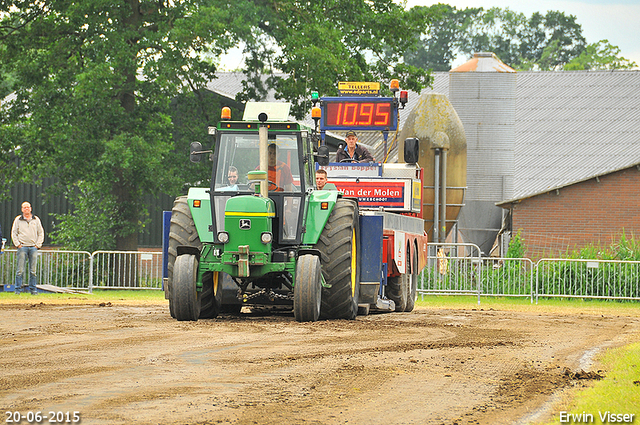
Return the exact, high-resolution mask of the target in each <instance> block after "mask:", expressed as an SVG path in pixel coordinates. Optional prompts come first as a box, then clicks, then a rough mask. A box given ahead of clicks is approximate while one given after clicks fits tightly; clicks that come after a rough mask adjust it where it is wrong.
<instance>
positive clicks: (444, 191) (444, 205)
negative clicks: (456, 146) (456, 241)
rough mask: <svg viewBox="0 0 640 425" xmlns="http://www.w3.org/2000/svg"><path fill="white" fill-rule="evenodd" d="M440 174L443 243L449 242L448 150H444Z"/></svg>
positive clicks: (441, 237)
mask: <svg viewBox="0 0 640 425" xmlns="http://www.w3.org/2000/svg"><path fill="white" fill-rule="evenodd" d="M440 162H441V163H442V166H441V167H440V172H441V175H442V178H441V179H440V191H441V193H442V194H441V195H440V232H441V236H440V240H441V241H442V242H446V241H447V150H446V149H442V155H440Z"/></svg>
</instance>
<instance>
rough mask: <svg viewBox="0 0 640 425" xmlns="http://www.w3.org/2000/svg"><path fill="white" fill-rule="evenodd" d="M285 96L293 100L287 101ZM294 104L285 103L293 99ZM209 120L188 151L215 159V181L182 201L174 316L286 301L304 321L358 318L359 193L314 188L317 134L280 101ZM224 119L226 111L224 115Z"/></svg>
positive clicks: (324, 156) (172, 282)
mask: <svg viewBox="0 0 640 425" xmlns="http://www.w3.org/2000/svg"><path fill="white" fill-rule="evenodd" d="M284 105H286V104H284ZM287 106H288V105H287ZM222 115H223V119H222V120H221V121H220V123H218V125H217V126H215V127H210V128H209V134H210V135H211V136H212V137H213V138H214V142H213V148H212V149H211V150H204V149H203V147H202V145H201V144H200V143H198V142H194V143H193V144H192V146H191V160H192V161H194V162H198V161H200V160H201V159H202V158H203V157H204V158H207V157H208V158H209V159H210V160H211V161H212V163H213V167H212V168H213V170H212V175H211V184H210V186H209V187H207V188H191V189H190V190H189V192H188V195H187V196H183V197H179V198H177V199H176V200H175V203H174V206H173V210H172V217H171V225H170V230H169V246H168V280H167V282H166V285H165V296H166V298H167V299H168V300H169V308H170V313H171V315H172V316H173V317H174V318H176V319H177V320H181V321H184V320H191V321H194V320H198V319H199V318H213V317H216V316H217V315H218V314H219V313H221V312H236V313H237V312H239V311H240V309H241V307H242V306H243V305H247V306H264V305H268V306H288V307H289V308H292V309H293V313H294V316H295V319H296V320H297V321H301V322H304V321H316V320H318V319H320V318H327V319H338V318H341V319H354V318H355V317H356V315H357V312H358V297H359V290H360V279H359V277H360V260H359V249H360V245H359V243H360V242H359V241H360V228H359V211H358V203H357V201H356V200H355V199H349V198H344V197H342V193H341V192H338V191H336V190H317V189H315V185H314V183H315V163H316V162H319V163H320V164H326V163H328V160H329V155H328V153H329V151H328V148H327V147H326V146H321V147H319V148H317V151H316V152H314V149H313V141H312V135H311V134H310V133H309V132H308V131H307V130H305V129H303V128H301V127H300V125H299V124H298V123H295V122H291V121H287V116H288V108H287V107H286V106H285V108H284V109H283V104H269V103H255V104H248V105H247V108H246V110H245V117H244V118H243V121H231V120H230V119H228V118H229V117H230V111H229V110H228V108H226V109H225V110H223V114H222ZM225 118H227V119H225Z"/></svg>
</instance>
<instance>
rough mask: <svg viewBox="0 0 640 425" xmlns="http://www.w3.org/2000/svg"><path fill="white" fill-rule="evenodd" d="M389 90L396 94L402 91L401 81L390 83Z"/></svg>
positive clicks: (395, 80)
mask: <svg viewBox="0 0 640 425" xmlns="http://www.w3.org/2000/svg"><path fill="white" fill-rule="evenodd" d="M389 89H390V90H391V91H392V92H394V93H395V92H397V91H398V90H400V81H398V80H397V79H395V78H394V79H393V80H391V82H390V83H389Z"/></svg>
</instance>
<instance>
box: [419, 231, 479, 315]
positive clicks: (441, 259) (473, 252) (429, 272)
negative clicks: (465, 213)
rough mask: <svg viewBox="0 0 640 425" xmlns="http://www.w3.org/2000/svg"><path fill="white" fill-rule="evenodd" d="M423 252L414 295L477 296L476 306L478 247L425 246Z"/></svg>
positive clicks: (449, 244)
mask: <svg viewBox="0 0 640 425" xmlns="http://www.w3.org/2000/svg"><path fill="white" fill-rule="evenodd" d="M427 249H428V253H427V254H428V255H427V267H425V269H424V270H423V271H422V276H421V279H420V282H419V283H420V284H419V285H418V293H420V294H423V295H426V294H443V295H444V294H447V295H452V294H457V295H476V294H477V295H478V303H479V302H480V293H481V280H480V271H481V268H482V261H481V259H480V248H479V247H478V246H477V245H474V244H468V243H459V244H455V243H429V244H427Z"/></svg>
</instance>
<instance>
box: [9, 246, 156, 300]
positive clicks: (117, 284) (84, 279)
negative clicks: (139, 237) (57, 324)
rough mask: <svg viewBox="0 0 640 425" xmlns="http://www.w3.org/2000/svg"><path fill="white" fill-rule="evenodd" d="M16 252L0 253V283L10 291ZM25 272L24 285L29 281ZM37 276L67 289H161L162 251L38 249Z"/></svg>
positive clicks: (13, 281) (41, 280) (14, 272)
mask: <svg viewBox="0 0 640 425" xmlns="http://www.w3.org/2000/svg"><path fill="white" fill-rule="evenodd" d="M16 254H17V251H16V250H15V249H5V251H4V253H3V254H2V255H0V285H3V287H4V288H5V290H7V288H9V289H10V290H13V288H14V286H13V285H14V284H15V275H16V268H17V258H16V257H17V255H16ZM26 269H27V270H25V272H24V275H23V276H24V277H23V284H25V285H26V284H27V283H28V281H29V271H28V266H27V267H26ZM36 275H37V278H38V284H39V285H52V286H58V287H61V288H69V289H85V290H89V291H91V290H93V289H94V288H103V289H106V288H109V289H114V288H117V289H141V288H144V289H162V253H161V252H143V251H95V252H93V253H89V252H85V251H63V250H61V251H57V250H46V249H45V250H39V251H38V262H37V267H36Z"/></svg>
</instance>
